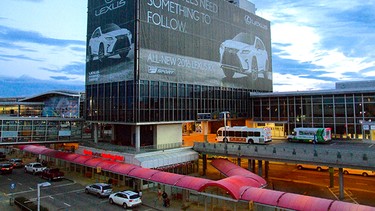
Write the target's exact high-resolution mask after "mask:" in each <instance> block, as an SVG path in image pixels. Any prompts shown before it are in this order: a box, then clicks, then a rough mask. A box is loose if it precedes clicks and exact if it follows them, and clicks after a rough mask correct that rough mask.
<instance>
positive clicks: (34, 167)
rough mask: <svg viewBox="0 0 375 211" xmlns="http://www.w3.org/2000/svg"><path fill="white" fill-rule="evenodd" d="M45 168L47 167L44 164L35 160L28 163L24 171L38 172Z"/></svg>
mask: <svg viewBox="0 0 375 211" xmlns="http://www.w3.org/2000/svg"><path fill="white" fill-rule="evenodd" d="M44 169H46V167H45V166H43V165H42V164H41V163H38V162H35V163H29V164H26V165H25V168H24V171H25V172H26V173H32V174H38V173H41V172H42V171H43V170H44Z"/></svg>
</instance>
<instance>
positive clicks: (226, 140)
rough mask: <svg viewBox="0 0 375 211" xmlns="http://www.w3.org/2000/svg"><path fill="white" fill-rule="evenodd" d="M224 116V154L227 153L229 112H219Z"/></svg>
mask: <svg viewBox="0 0 375 211" xmlns="http://www.w3.org/2000/svg"><path fill="white" fill-rule="evenodd" d="M221 113H222V114H223V115H224V149H225V154H227V153H228V146H227V143H228V139H227V114H229V111H223V112H221Z"/></svg>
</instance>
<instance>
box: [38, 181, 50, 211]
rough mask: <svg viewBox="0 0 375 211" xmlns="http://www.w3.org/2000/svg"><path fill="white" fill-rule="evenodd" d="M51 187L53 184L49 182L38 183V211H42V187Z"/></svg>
mask: <svg viewBox="0 0 375 211" xmlns="http://www.w3.org/2000/svg"><path fill="white" fill-rule="evenodd" d="M50 185H51V183H49V182H43V183H38V185H37V189H38V196H37V201H38V205H37V209H38V211H40V187H47V186H50Z"/></svg>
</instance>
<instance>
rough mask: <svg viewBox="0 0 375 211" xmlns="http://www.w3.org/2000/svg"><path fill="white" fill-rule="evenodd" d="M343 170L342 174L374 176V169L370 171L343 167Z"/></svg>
mask: <svg viewBox="0 0 375 211" xmlns="http://www.w3.org/2000/svg"><path fill="white" fill-rule="evenodd" d="M343 172H344V174H355V175H362V176H364V177H367V176H375V171H370V170H362V169H349V168H344V169H343Z"/></svg>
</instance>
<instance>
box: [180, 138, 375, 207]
mask: <svg viewBox="0 0 375 211" xmlns="http://www.w3.org/2000/svg"><path fill="white" fill-rule="evenodd" d="M183 140H184V145H186V146H193V145H194V142H204V138H203V135H201V134H199V133H193V134H190V135H185V136H183ZM208 142H209V143H216V141H215V134H209V135H208ZM270 145H271V146H273V145H274V146H277V147H278V148H279V147H281V148H282V147H291V146H295V147H311V146H312V144H310V143H289V142H287V141H286V140H273V141H272V143H271V144H270ZM327 146H329V147H330V148H332V149H338V150H342V149H356V150H364V151H366V152H370V153H371V152H372V153H373V152H374V148H375V146H374V144H372V143H363V142H350V141H341V142H340V141H333V142H331V143H329V144H328V145H327V144H323V145H322V144H318V145H316V146H315V147H316V149H317V150H319V149H320V150H323V149H324V148H325V147H327ZM218 157H225V156H222V155H220V156H218ZM226 158H228V159H229V160H231V161H232V162H233V163H237V158H233V157H226ZM209 162H210V161H208V165H207V166H208V169H207V173H206V174H207V178H210V179H220V178H222V176H220V175H218V174H217V170H212V166H211V165H210V164H209ZM201 166H202V161H201V163H200V167H201ZM241 166H242V167H243V168H248V161H247V159H241ZM255 169H256V170H257V167H256V168H255ZM200 171H202V168H200ZM202 173H203V172H201V174H202ZM266 180H267V182H268V184H269V185H268V186H267V187H266V188H268V189H274V190H278V191H283V192H290V193H296V194H302V195H309V196H316V197H321V198H327V199H334V200H336V199H337V200H338V197H339V177H338V171H337V169H335V172H334V187H332V188H330V187H329V186H330V178H329V172H328V171H322V172H319V171H316V170H305V169H304V170H298V169H297V167H296V163H288V162H272V161H271V162H270V164H269V171H268V178H266ZM344 193H345V199H344V201H347V202H352V203H358V204H363V205H369V206H374V207H375V177H373V176H369V177H363V176H358V175H344Z"/></svg>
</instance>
